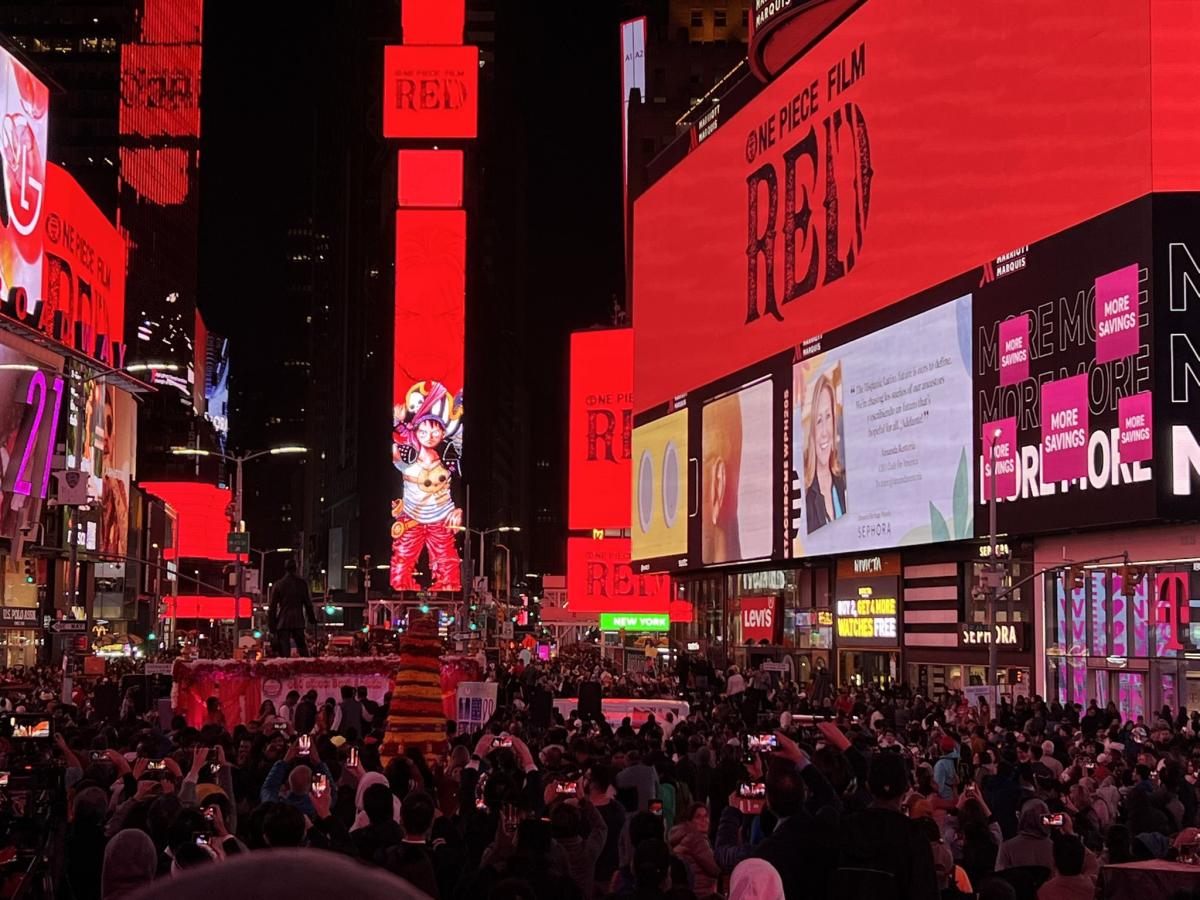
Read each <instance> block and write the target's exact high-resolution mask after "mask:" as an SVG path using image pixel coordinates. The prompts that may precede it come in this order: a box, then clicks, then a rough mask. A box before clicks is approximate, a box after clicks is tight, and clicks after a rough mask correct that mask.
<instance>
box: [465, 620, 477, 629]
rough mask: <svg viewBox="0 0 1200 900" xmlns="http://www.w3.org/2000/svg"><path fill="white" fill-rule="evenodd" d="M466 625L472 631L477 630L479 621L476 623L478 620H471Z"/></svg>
mask: <svg viewBox="0 0 1200 900" xmlns="http://www.w3.org/2000/svg"><path fill="white" fill-rule="evenodd" d="M467 627H468V628H470V629H471V630H472V631H478V630H479V623H478V622H475V621H472V622H471V624H470V625H468V626H467Z"/></svg>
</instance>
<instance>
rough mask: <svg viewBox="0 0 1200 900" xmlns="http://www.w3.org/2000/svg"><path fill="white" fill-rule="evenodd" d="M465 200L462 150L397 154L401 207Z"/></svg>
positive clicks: (453, 204)
mask: <svg viewBox="0 0 1200 900" xmlns="http://www.w3.org/2000/svg"><path fill="white" fill-rule="evenodd" d="M462 199H463V154H462V151H461V150H401V151H400V152H399V153H397V154H396V205H397V206H438V207H458V206H462ZM631 364H632V362H631Z"/></svg>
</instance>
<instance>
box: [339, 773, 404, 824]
mask: <svg viewBox="0 0 1200 900" xmlns="http://www.w3.org/2000/svg"><path fill="white" fill-rule="evenodd" d="M376 784H381V785H383V786H384V787H385V788H387V789H388V794H390V795H391V797H392V813H391V818H392V821H393V822H396V823H397V824H399V822H400V798H399V797H397V796H396V795H395V794H392V789H391V787H390V786H389V784H388V780H387V776H386V775H384V774H383V773H382V772H368V773H367V774H365V775H364V776H363V777H362V778H360V779H359V780H358V787H357V789H356V790H355V792H354V824H353V825H351V826H350V831H351V832H355V831H358V830H360V829H362V828H366V827H367V826H369V825H371V824H372V821H371V817H370V815H369V814H368V813H367V808H366V805H365V800H366V796H367V789H368V788H369V787H371V786H372V785H376Z"/></svg>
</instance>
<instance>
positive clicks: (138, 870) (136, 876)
mask: <svg viewBox="0 0 1200 900" xmlns="http://www.w3.org/2000/svg"><path fill="white" fill-rule="evenodd" d="M157 869H158V851H157V850H156V849H154V841H152V840H150V836H149V835H148V834H146V832H144V831H142V830H140V829H137V828H127V829H126V830H124V831H119V832H117V834H116V836H115V837H113V839H112V840H110V841H109V842H108V846H107V847H105V848H104V869H103V872H102V874H101V876H100V896H101V897H102V898H103V900H120V898H122V897H127V896H129V895H130V894H132V893H133V892H134V891H136V890H138V889H139V888H141V887H142V886H143V885H147V884H149V883H150V882H151V881H153V880H154V875H155V872H156V871H157Z"/></svg>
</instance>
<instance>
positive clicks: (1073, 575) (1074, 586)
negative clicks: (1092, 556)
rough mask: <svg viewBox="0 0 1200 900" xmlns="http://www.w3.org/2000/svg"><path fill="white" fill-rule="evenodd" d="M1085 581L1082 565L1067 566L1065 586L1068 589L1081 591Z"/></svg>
mask: <svg viewBox="0 0 1200 900" xmlns="http://www.w3.org/2000/svg"><path fill="white" fill-rule="evenodd" d="M1086 583H1087V577H1086V574H1085V573H1084V570H1083V566H1067V570H1066V588H1067V590H1069V591H1082V590H1083V588H1084V585H1085V584H1086Z"/></svg>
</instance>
